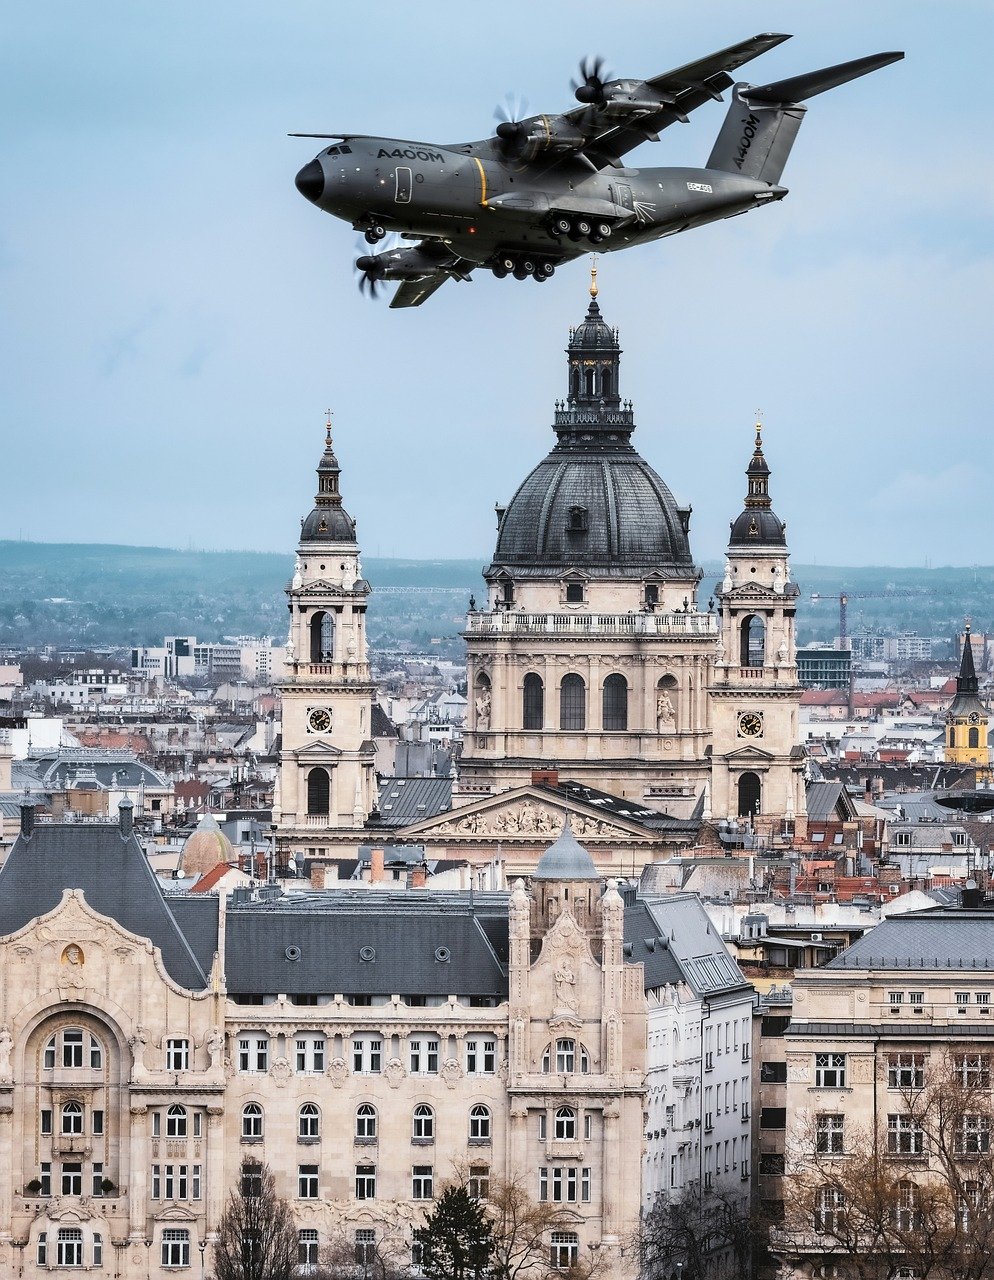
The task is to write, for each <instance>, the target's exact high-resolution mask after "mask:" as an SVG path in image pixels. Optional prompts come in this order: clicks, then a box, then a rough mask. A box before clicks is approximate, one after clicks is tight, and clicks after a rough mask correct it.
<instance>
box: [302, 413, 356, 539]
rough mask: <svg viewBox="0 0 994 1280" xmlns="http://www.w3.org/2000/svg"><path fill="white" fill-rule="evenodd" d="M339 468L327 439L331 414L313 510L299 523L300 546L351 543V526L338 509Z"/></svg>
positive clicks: (325, 430) (329, 425)
mask: <svg viewBox="0 0 994 1280" xmlns="http://www.w3.org/2000/svg"><path fill="white" fill-rule="evenodd" d="M341 474H342V468H341V467H340V466H339V463H338V458H337V457H336V456H335V446H334V444H333V443H332V438H331V410H330V409H328V410H326V413H325V422H324V453H322V455H321V461H320V462H319V463H318V466H317V477H318V489H317V493H316V494H315V495H314V510H313V511H312V512H311V514H310V515H309V516H307V518H306V519H305V520H304V521H303V522H302V524H301V527H300V540H301V542H355V540H356V536H355V522H354V521H353V519H352V517H351V516H350V515H349V514H348V512H347V511H346V510H345V508H344V507H343V506H342V495H341V491H340V488H339V480H340V477H341Z"/></svg>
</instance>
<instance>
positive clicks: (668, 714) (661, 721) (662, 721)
mask: <svg viewBox="0 0 994 1280" xmlns="http://www.w3.org/2000/svg"><path fill="white" fill-rule="evenodd" d="M675 723H676V712H675V711H674V709H673V703H672V702H671V701H670V695H669V694H668V693H667V692H666V691H665V690H662V691H661V692H660V694H659V697H658V698H657V699H656V732H657V733H669V732H670V731H671V730H672V728H673V726H674V724H675Z"/></svg>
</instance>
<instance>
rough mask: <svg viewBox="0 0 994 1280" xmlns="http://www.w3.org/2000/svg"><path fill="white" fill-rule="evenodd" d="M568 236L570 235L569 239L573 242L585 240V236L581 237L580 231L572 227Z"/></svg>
mask: <svg viewBox="0 0 994 1280" xmlns="http://www.w3.org/2000/svg"><path fill="white" fill-rule="evenodd" d="M567 234H568V235H569V238H570V239H571V240H573V241H577V240H582V239H583V236H581V235H580V233H579V231H577V229H576V227H571V228H570V230H569V232H568V233H567Z"/></svg>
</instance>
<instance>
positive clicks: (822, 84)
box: [742, 53, 904, 107]
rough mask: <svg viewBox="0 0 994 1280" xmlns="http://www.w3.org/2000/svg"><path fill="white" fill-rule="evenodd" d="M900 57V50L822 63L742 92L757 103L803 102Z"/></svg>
mask: <svg viewBox="0 0 994 1280" xmlns="http://www.w3.org/2000/svg"><path fill="white" fill-rule="evenodd" d="M903 57H904V54H903V53H871V54H870V55H869V56H868V57H866V58H855V59H854V60H853V61H852V62H840V63H839V64H838V66H835V67H825V68H823V69H822V70H821V71H809V72H807V74H806V75H803V76H791V78H790V79H789V80H778V81H777V82H776V83H775V84H763V85H757V86H756V87H754V88H753V87H750V88H748V89H744V90H743V93H742V96H743V98H745V100H746V101H747V102H749V103H755V104H756V105H757V106H771V107H781V106H786V105H787V104H788V103H791V102H806V101H807V99H808V98H813V97H814V96H815V95H816V94H819V93H825V92H826V91H827V90H828V89H835V88H837V87H838V86H839V85H840V84H846V83H848V81H850V80H857V79H858V78H859V77H860V76H865V75H868V74H869V73H870V72H871V71H879V69H880V68H881V67H886V66H889V65H890V64H891V63H892V62H900V60H901V59H902V58H903Z"/></svg>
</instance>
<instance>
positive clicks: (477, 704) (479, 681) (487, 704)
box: [473, 672, 492, 732]
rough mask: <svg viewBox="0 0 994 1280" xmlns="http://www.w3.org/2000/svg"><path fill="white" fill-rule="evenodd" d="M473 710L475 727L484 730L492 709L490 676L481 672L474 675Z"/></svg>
mask: <svg viewBox="0 0 994 1280" xmlns="http://www.w3.org/2000/svg"><path fill="white" fill-rule="evenodd" d="M473 710H474V711H475V713H476V728H477V729H478V730H479V731H481V732H485V731H486V730H487V729H489V728H490V717H491V711H492V704H491V693H490V677H489V676H487V675H484V674H483V672H481V673H480V674H479V675H478V676H477V677H476V684H475V686H474V697H473Z"/></svg>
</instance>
